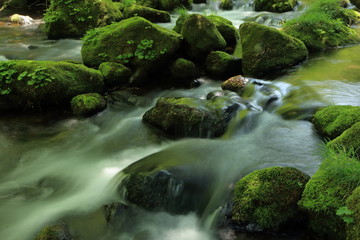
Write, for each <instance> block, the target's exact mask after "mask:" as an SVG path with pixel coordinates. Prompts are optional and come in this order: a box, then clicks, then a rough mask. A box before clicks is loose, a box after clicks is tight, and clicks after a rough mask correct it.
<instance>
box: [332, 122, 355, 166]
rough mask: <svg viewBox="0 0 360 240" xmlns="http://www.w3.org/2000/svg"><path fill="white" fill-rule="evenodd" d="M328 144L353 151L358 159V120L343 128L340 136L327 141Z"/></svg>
mask: <svg viewBox="0 0 360 240" xmlns="http://www.w3.org/2000/svg"><path fill="white" fill-rule="evenodd" d="M327 144H328V146H330V147H332V148H335V149H341V150H342V151H344V150H345V151H346V152H353V151H354V152H355V153H356V155H357V157H358V158H359V159H360V121H358V122H357V123H355V124H354V125H352V126H351V127H350V128H348V129H347V130H345V131H344V132H343V133H342V134H341V135H340V136H338V137H337V138H335V139H334V140H332V141H330V142H328V143H327Z"/></svg>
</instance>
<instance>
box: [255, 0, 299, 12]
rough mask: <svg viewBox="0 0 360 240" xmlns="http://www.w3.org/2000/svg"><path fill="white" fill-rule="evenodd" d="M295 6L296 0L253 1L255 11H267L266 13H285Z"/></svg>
mask: <svg viewBox="0 0 360 240" xmlns="http://www.w3.org/2000/svg"><path fill="white" fill-rule="evenodd" d="M296 4H297V0H267V1H264V0H255V1H254V8H255V11H268V12H278V13H282V12H287V11H292V10H293V9H294V7H295V5H296Z"/></svg>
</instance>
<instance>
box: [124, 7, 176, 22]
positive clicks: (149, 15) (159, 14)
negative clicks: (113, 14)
mask: <svg viewBox="0 0 360 240" xmlns="http://www.w3.org/2000/svg"><path fill="white" fill-rule="evenodd" d="M124 15H125V17H126V18H131V17H136V16H138V17H143V18H145V19H147V20H149V21H150V22H154V23H156V22H160V23H166V22H170V14H169V13H168V12H166V11H161V10H157V9H154V8H149V7H144V6H140V5H135V4H134V5H131V6H130V7H127V8H125V11H124Z"/></svg>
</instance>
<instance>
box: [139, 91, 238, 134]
mask: <svg viewBox="0 0 360 240" xmlns="http://www.w3.org/2000/svg"><path fill="white" fill-rule="evenodd" d="M238 107H239V105H238V104H237V103H236V102H234V101H233V100H232V99H230V98H229V97H226V96H222V97H218V98H214V99H211V100H203V99H196V98H160V99H159V100H158V101H157V103H156V106H155V107H153V108H151V109H150V110H149V111H147V112H146V113H145V114H144V116H143V121H144V122H145V123H147V124H149V125H151V126H153V127H155V128H158V129H160V130H161V131H163V132H164V133H165V134H167V135H169V136H171V137H173V138H180V137H202V138H209V137H218V136H221V135H222V134H223V133H224V132H225V129H226V127H227V125H228V123H229V121H230V119H231V118H232V116H233V114H234V113H235V111H236V110H237V109H238Z"/></svg>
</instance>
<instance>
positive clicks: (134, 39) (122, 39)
mask: <svg viewBox="0 0 360 240" xmlns="http://www.w3.org/2000/svg"><path fill="white" fill-rule="evenodd" d="M181 43H182V36H181V35H180V34H178V33H176V32H174V31H172V30H168V29H165V28H162V27H160V26H158V25H156V24H153V23H151V22H150V21H148V20H146V19H144V18H141V17H133V18H129V19H125V20H123V21H121V22H119V23H114V24H111V25H109V26H106V27H103V28H98V29H96V30H93V31H90V32H88V33H87V34H86V36H85V38H84V43H83V46H82V49H81V53H82V58H83V61H84V64H85V65H88V66H92V67H97V66H99V65H100V64H101V63H102V62H117V63H121V64H123V65H125V66H126V67H130V68H131V69H132V70H133V71H134V73H137V72H138V73H139V72H141V73H143V74H145V75H148V74H151V73H156V72H159V71H161V70H162V68H159V67H158V66H164V67H166V66H167V65H168V64H169V62H171V61H170V60H171V59H172V58H173V57H174V54H175V53H176V52H177V51H178V49H179V48H180V46H181ZM109 46H111V47H109Z"/></svg>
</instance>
